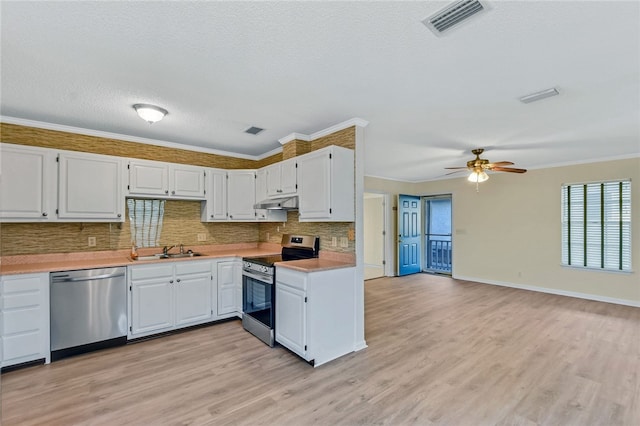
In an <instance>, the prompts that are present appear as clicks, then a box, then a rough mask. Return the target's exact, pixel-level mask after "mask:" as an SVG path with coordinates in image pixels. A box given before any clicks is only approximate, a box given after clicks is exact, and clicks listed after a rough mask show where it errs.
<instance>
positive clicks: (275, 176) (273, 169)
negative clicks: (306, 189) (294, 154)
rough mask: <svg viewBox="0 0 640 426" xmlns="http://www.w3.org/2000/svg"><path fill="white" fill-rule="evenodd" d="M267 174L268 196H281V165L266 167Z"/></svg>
mask: <svg viewBox="0 0 640 426" xmlns="http://www.w3.org/2000/svg"><path fill="white" fill-rule="evenodd" d="M265 172H266V176H267V195H269V196H270V197H277V196H279V195H280V192H281V185H280V182H281V174H280V163H277V164H273V165H271V166H269V167H265Z"/></svg>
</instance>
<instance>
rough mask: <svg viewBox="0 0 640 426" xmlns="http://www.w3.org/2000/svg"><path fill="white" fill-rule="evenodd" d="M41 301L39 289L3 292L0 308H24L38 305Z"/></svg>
mask: <svg viewBox="0 0 640 426" xmlns="http://www.w3.org/2000/svg"><path fill="white" fill-rule="evenodd" d="M41 301H42V294H40V291H22V292H19V293H5V294H4V297H3V305H2V309H14V308H25V307H28V306H39V305H40V303H41Z"/></svg>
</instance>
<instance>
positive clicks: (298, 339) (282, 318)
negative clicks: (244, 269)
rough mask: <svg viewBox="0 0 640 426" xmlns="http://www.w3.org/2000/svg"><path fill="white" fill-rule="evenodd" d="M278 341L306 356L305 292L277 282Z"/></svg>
mask: <svg viewBox="0 0 640 426" xmlns="http://www.w3.org/2000/svg"><path fill="white" fill-rule="evenodd" d="M276 301H277V303H276V324H277V326H276V341H277V342H278V343H280V344H282V345H283V346H286V347H287V348H289V349H290V350H292V351H293V352H295V353H297V354H298V355H300V356H302V357H304V355H305V352H306V351H307V349H306V344H307V304H306V302H305V292H304V291H302V290H298V289H296V288H293V287H289V286H287V285H283V284H281V283H278V282H277V283H276Z"/></svg>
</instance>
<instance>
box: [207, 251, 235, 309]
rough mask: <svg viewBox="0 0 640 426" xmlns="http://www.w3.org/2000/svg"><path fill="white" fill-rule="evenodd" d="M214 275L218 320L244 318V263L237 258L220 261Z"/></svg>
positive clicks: (216, 265)
mask: <svg viewBox="0 0 640 426" xmlns="http://www.w3.org/2000/svg"><path fill="white" fill-rule="evenodd" d="M213 273H214V274H215V276H216V284H217V290H218V292H217V296H218V297H217V302H218V306H217V308H218V311H217V313H218V318H229V317H233V316H242V261H241V260H240V259H236V258H229V259H221V260H218V261H217V262H215V264H214V271H213ZM214 288H215V287H214Z"/></svg>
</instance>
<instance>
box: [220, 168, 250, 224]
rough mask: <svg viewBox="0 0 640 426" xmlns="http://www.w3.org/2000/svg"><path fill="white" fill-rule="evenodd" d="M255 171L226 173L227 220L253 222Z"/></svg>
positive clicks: (230, 171)
mask: <svg viewBox="0 0 640 426" xmlns="http://www.w3.org/2000/svg"><path fill="white" fill-rule="evenodd" d="M255 199H256V172H255V170H229V171H227V212H228V213H229V220H234V221H235V220H255V219H256V211H255V209H254V208H253V205H254V204H255Z"/></svg>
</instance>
